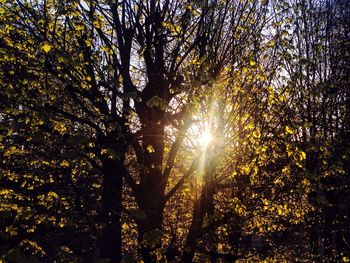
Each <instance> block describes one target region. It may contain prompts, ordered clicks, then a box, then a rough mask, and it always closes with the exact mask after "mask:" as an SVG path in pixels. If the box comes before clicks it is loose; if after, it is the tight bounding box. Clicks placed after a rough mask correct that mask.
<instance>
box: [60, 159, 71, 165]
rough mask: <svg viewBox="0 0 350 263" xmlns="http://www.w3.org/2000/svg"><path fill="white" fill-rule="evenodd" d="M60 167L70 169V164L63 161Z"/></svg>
mask: <svg viewBox="0 0 350 263" xmlns="http://www.w3.org/2000/svg"><path fill="white" fill-rule="evenodd" d="M60 166H62V167H68V166H69V163H68V162H67V161H66V160H63V161H62V162H61V163H60Z"/></svg>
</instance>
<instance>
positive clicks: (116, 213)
mask: <svg viewBox="0 0 350 263" xmlns="http://www.w3.org/2000/svg"><path fill="white" fill-rule="evenodd" d="M123 159H124V155H120V156H117V158H116V159H115V160H114V158H113V159H111V158H110V156H107V157H104V159H103V160H102V166H103V195H102V203H103V222H104V224H105V229H104V232H103V235H102V244H101V258H103V259H109V260H110V261H111V262H112V263H116V262H121V260H122V240H121V221H120V219H121V213H122V186H123V173H124V172H125V167H124V165H123Z"/></svg>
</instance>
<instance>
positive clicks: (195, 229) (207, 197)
mask: <svg viewBox="0 0 350 263" xmlns="http://www.w3.org/2000/svg"><path fill="white" fill-rule="evenodd" d="M213 195H214V189H213V187H211V185H210V184H206V185H204V187H203V189H202V192H201V195H200V197H199V199H198V200H196V202H195V203H194V209H193V216H192V222H191V226H190V229H189V231H188V235H187V239H186V241H185V246H184V250H183V253H182V258H181V263H190V262H192V261H193V257H194V254H195V252H196V243H197V238H198V237H199V234H200V232H201V229H202V225H203V220H204V218H205V215H206V213H207V212H208V206H209V204H210V203H211V202H212V200H213Z"/></svg>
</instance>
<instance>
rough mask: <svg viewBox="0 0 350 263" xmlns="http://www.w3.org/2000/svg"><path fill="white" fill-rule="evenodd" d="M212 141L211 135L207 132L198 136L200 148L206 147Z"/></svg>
mask: <svg viewBox="0 0 350 263" xmlns="http://www.w3.org/2000/svg"><path fill="white" fill-rule="evenodd" d="M213 140H214V137H213V135H212V134H211V133H210V132H209V131H205V132H204V133H202V134H201V135H200V136H199V144H200V145H201V146H202V147H204V148H205V147H207V146H208V145H209V144H210V143H211V142H212V141H213Z"/></svg>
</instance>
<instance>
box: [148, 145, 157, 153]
mask: <svg viewBox="0 0 350 263" xmlns="http://www.w3.org/2000/svg"><path fill="white" fill-rule="evenodd" d="M147 151H148V152H149V153H154V152H155V150H154V148H153V146H152V145H148V146H147Z"/></svg>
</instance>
